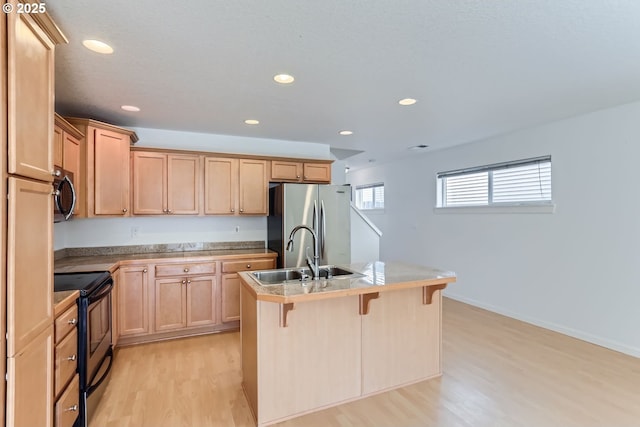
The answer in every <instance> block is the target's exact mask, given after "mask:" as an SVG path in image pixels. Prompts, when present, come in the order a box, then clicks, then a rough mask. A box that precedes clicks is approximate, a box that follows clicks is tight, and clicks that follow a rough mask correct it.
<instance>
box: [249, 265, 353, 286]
mask: <svg viewBox="0 0 640 427" xmlns="http://www.w3.org/2000/svg"><path fill="white" fill-rule="evenodd" d="M251 274H253V277H255V279H256V280H257V281H258V282H259V283H260V284H261V285H262V286H270V285H280V284H282V283H292V282H307V281H310V280H312V279H313V274H312V273H311V270H309V269H308V268H303V267H299V268H283V269H279V270H265V271H255V272H253V273H251ZM362 276H363V275H362V274H360V273H357V272H355V271H352V270H349V269H346V268H343V267H338V266H335V265H322V266H320V277H321V278H322V279H341V278H344V279H347V278H352V277H362Z"/></svg>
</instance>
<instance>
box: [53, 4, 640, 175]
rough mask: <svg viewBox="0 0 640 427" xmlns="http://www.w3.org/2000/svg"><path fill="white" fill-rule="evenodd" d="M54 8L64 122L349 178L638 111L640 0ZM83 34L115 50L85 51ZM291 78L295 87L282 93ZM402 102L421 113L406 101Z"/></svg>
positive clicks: (58, 90)
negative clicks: (336, 159) (226, 139)
mask: <svg viewBox="0 0 640 427" xmlns="http://www.w3.org/2000/svg"><path fill="white" fill-rule="evenodd" d="M47 9H48V11H49V13H50V14H51V15H52V16H53V18H54V19H55V20H56V22H57V23H58V25H59V26H60V27H61V28H62V30H63V31H64V33H65V34H66V35H67V37H68V38H69V40H70V43H69V45H65V46H60V47H59V48H58V50H57V52H56V109H57V110H58V111H59V112H61V113H63V114H71V115H82V116H85V117H92V118H96V119H99V120H105V121H109V122H112V123H115V124H118V125H122V126H132V127H150V128H160V129H174V130H186V131H195V132H206V133H215V134H228V135H242V136H255V137H261V138H272V139H280V140H292V141H304V142H317V143H324V144H329V145H331V147H332V148H336V149H343V150H363V152H362V153H360V154H357V155H355V156H352V157H349V158H347V159H346V162H347V163H348V164H349V166H350V167H352V168H358V167H360V166H363V165H367V164H368V161H369V159H377V160H378V161H383V160H388V159H393V158H399V157H402V156H411V155H415V152H413V151H410V150H407V147H409V146H413V145H417V144H427V145H429V146H430V148H429V149H427V152H428V151H429V150H433V149H438V148H442V147H446V146H451V145H455V144H461V143H465V142H470V141H474V140H478V139H482V138H485V137H488V136H491V135H495V134H500V133H505V132H510V131H513V130H516V129H520V128H524V127H529V126H533V125H536V124H538V123H542V122H547V121H552V120H557V119H561V118H565V117H569V116H573V115H577V114H581V113H585V112H589V111H594V110H598V109H602V108H607V107H611V106H615V105H619V104H624V103H628V102H633V101H637V100H640V1H638V0H413V1H412V0H384V1H380V0H378V1H373V0H369V1H365V0H297V1H294V0H289V1H287V0H268V1H267V0H206V1H204V0H194V1H187V2H185V1H158V0H135V1H131V0H109V1H104V0H103V1H78V0H53V1H48V2H47ZM87 38H95V39H99V40H102V41H105V42H107V43H109V44H111V45H112V46H113V48H114V49H115V53H113V54H112V55H99V54H96V53H93V52H90V51H88V50H86V49H85V48H84V47H82V44H81V42H82V40H83V39H87ZM282 72H286V73H289V74H292V75H294V76H295V77H296V81H295V82H294V83H293V84H292V85H290V86H282V85H278V84H276V83H275V82H274V81H273V80H272V77H273V75H275V74H277V73H282ZM405 97H411V98H416V99H417V100H418V103H417V104H415V105H413V106H409V107H403V106H400V105H398V104H397V101H398V100H400V99H401V98H405ZM123 104H133V105H137V106H139V107H140V108H141V109H142V111H141V112H139V113H127V112H124V111H122V110H121V109H120V106H121V105H123ZM248 118H255V119H258V120H260V122H261V123H260V125H258V126H248V125H245V124H244V120H245V119H248ZM343 129H348V130H352V131H353V132H354V134H353V135H351V136H340V135H338V131H340V130H343ZM176 143H179V141H176Z"/></svg>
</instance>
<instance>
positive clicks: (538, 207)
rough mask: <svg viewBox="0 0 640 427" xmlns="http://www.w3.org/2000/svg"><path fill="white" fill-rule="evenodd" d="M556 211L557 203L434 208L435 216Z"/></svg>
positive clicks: (547, 212)
mask: <svg viewBox="0 0 640 427" xmlns="http://www.w3.org/2000/svg"><path fill="white" fill-rule="evenodd" d="M555 211H556V205H555V203H545V204H527V205H490V206H486V205H482V206H455V207H452V206H449V207H444V208H439V207H434V208H433V213H435V214H505V213H506V214H523V213H524V214H529V213H535V214H552V213H555Z"/></svg>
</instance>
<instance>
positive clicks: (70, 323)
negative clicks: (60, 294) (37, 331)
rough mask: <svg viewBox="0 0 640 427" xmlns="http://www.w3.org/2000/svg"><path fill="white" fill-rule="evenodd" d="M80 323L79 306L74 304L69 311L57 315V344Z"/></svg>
mask: <svg viewBox="0 0 640 427" xmlns="http://www.w3.org/2000/svg"><path fill="white" fill-rule="evenodd" d="M77 323H78V306H77V305H74V306H73V307H71V308H69V309H68V310H67V311H65V312H64V313H62V314H61V315H60V316H58V317H56V329H55V336H56V344H57V343H59V342H60V341H61V340H62V339H63V338H64V337H65V336H66V335H67V334H68V333H69V332H71V330H72V329H75V328H76V324H77Z"/></svg>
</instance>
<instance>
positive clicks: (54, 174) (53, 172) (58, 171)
mask: <svg viewBox="0 0 640 427" xmlns="http://www.w3.org/2000/svg"><path fill="white" fill-rule="evenodd" d="M51 175H53V176H56V177H59V176H60V175H62V171H60V169H56V170H54V171H52V172H51Z"/></svg>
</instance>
